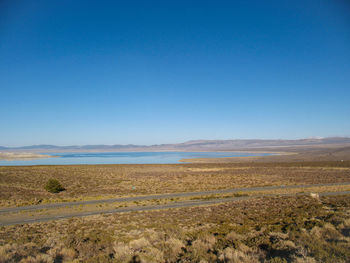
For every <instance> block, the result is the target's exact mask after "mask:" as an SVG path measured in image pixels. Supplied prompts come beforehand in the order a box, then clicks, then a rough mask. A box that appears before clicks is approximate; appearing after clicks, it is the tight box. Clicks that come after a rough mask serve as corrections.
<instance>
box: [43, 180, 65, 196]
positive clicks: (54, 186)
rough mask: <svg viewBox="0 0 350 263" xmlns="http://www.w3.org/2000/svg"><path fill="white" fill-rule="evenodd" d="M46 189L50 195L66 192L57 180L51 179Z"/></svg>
mask: <svg viewBox="0 0 350 263" xmlns="http://www.w3.org/2000/svg"><path fill="white" fill-rule="evenodd" d="M45 189H46V190H47V191H48V192H50V193H59V192H61V191H64V190H66V189H64V187H63V186H62V185H61V183H60V182H59V181H58V180H56V179H49V180H48V181H47V183H46V185H45Z"/></svg>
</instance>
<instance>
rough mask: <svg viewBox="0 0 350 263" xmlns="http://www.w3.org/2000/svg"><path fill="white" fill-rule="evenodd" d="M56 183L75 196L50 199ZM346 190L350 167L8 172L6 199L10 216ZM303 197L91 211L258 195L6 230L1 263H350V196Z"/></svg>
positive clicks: (1, 232) (0, 181) (1, 178)
mask: <svg viewBox="0 0 350 263" xmlns="http://www.w3.org/2000/svg"><path fill="white" fill-rule="evenodd" d="M49 178H56V179H58V180H59V181H60V182H61V183H62V185H63V186H64V188H65V189H66V190H65V191H63V192H60V193H58V194H52V193H49V192H47V191H46V190H45V189H44V186H45V183H46V182H47V180H48V179H49ZM341 182H343V183H346V182H350V162H349V161H343V162H339V161H337V162H335V161H332V162H302V163H296V162H288V163H221V164H214V163H213V164H178V165H91V166H90V165H89V166H33V167H0V200H1V205H2V206H3V207H8V206H14V205H20V206H22V205H26V204H39V203H45V202H60V201H63V200H89V199H100V198H106V197H107V198H109V197H117V196H136V195H148V194H157V193H176V192H188V191H193V192H195V191H204V190H215V189H228V188H240V187H254V186H270V185H301V184H322V183H341ZM346 190H349V186H348V185H338V186H313V187H309V188H308V189H306V190H305V192H308V191H313V192H324V191H334V192H337V191H346ZM302 192H304V189H302V188H295V189H278V190H271V191H268V192H266V191H265V192H263V191H252V192H246V193H241V192H237V193H225V194H216V195H215V194H214V195H203V196H192V197H183V198H175V199H174V200H170V199H163V200H157V199H154V200H144V201H140V202H137V203H135V202H131V203H130V202H129V203H128V202H126V203H110V204H104V205H103V206H102V207H93V208H91V209H93V210H98V209H101V210H103V209H105V208H109V207H120V206H142V205H153V204H155V205H157V204H163V203H168V202H174V201H190V200H210V199H215V198H222V199H225V198H231V197H235V196H249V197H251V196H253V197H254V196H255V197H254V198H252V199H247V200H240V201H235V202H224V203H221V204H211V205H208V204H207V205H204V206H203V205H202V206H194V207H186V208H176V209H162V210H152V211H142V212H127V213H114V214H108V215H107V214H100V215H94V216H87V217H80V218H71V219H64V220H53V221H48V222H41V223H33V224H20V225H13V226H2V227H0V262H22V263H23V262H202V263H204V262H274V263H276V262H295V263H313V262H350V195H343V196H341V195H337V196H321V197H317V195H314V197H311V196H310V195H293V194H297V193H299V194H300V193H302ZM262 194H280V195H283V194H292V195H291V196H264V197H262V196H261V195H262ZM65 209H68V208H64V207H63V208H59V209H51V210H48V211H49V212H48V213H53V214H60V213H64V212H67V211H68V210H65ZM72 209H73V208H72ZM74 209H75V210H77V211H78V210H80V209H88V206H86V208H83V207H80V206H77V207H76V208H74ZM21 213H22V214H21ZM21 213H18V215H22V216H26V214H31V213H34V214H35V213H37V214H36V215H43V214H45V213H46V212H45V211H44V210H42V211H37V212H34V211H28V212H21ZM13 215H15V216H16V214H15V213H13ZM4 216H5V215H4ZM9 216H10V215H9ZM0 220H1V218H0Z"/></svg>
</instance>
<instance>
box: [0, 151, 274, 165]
mask: <svg viewBox="0 0 350 263" xmlns="http://www.w3.org/2000/svg"><path fill="white" fill-rule="evenodd" d="M47 154H48V155H54V156H57V157H53V158H46V159H35V160H13V161H7V160H0V166H19V165H65V164H172V163H179V161H180V160H181V159H190V158H220V157H221V158H222V157H245V156H265V155H272V154H270V153H247V152H244V153H242V152H84V153H71V152H70V153H47Z"/></svg>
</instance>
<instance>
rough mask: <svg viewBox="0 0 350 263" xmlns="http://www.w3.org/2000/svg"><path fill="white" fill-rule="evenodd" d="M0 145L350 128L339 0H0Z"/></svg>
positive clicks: (349, 61)
mask: <svg viewBox="0 0 350 263" xmlns="http://www.w3.org/2000/svg"><path fill="white" fill-rule="evenodd" d="M0 91H1V93H0V94H1V97H0V123H1V126H0V145H3V146H18V145H31V144H57V145H72V144H75V145H76V144H128V143H134V144H156V143H176V142H182V141H186V140H190V139H235V138H238V139H239V138H291V139H293V138H302V137H311V136H336V135H338V136H344V135H345V136H349V135H350V3H349V1H346V0H332V1H331V0H329V1H326V0H314V1H309V0H300V1H299V0H290V1H280V0H278V1H277V0H276V1H274V0H272V1H261V0H256V1H249V0H242V1H190V0H186V1H179V0H176V1H101V0H100V1H86V0H85V1H68V0H52V1H46V0H45V1H39V0H35V1H34V0H33V1H32V0H22V1H20V0H15V1H13V0H7V1H6V0H4V1H1V2H0Z"/></svg>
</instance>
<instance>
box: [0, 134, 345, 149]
mask: <svg viewBox="0 0 350 263" xmlns="http://www.w3.org/2000/svg"><path fill="white" fill-rule="evenodd" d="M342 145H344V146H349V145H350V138H349V137H328V138H308V139H298V140H254V139H247V140H193V141H188V142H184V143H177V144H158V145H133V144H128V145H118V144H116V145H82V146H56V145H46V144H43V145H31V146H22V147H3V146H0V151H11V152H12V151H20V152H118V151H125V152H126V151H238V150H259V149H264V150H266V149H272V150H277V149H279V148H283V147H285V148H286V147H288V148H290V147H320V146H342ZM281 150H282V149H281Z"/></svg>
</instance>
